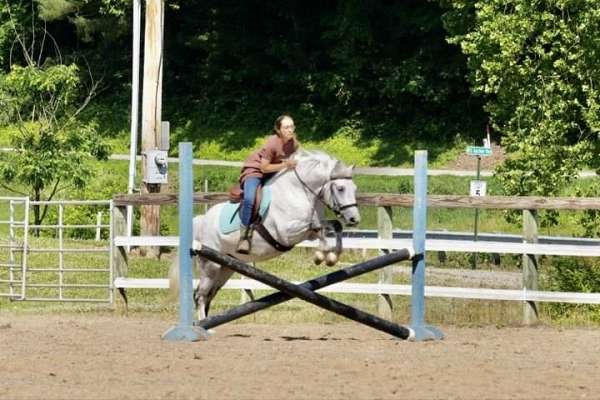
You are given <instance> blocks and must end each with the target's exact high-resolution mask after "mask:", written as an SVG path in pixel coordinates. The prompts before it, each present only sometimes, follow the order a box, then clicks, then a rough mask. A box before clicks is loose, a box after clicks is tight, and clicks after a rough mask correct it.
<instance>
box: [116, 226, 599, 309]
mask: <svg viewBox="0 0 600 400" xmlns="http://www.w3.org/2000/svg"><path fill="white" fill-rule="evenodd" d="M328 240H331V241H332V243H331V244H333V239H329V238H328ZM342 243H343V247H344V248H345V249H389V250H394V249H401V248H405V247H407V246H410V245H411V244H412V241H411V240H410V239H387V240H386V239H377V238H343V239H342ZM114 244H115V246H123V247H125V246H169V247H177V246H178V245H179V238H178V237H177V236H132V237H127V236H116V237H115V238H114ZM317 245H318V241H316V240H315V241H304V242H302V243H300V244H299V245H298V246H299V247H309V248H310V247H317ZM426 249H427V251H449V252H480V253H500V254H536V255H556V256H577V257H600V246H590V245H568V244H538V243H506V242H491V241H486V242H480V241H466V240H436V239H427V242H426ZM194 284H195V285H196V284H197V282H195V283H194ZM114 285H115V287H116V288H131V289H168V288H169V281H168V280H167V279H139V278H125V277H117V278H116V279H115V281H114ZM224 288H225V289H246V290H271V289H270V288H269V287H268V286H266V285H263V284H262V283H260V282H257V281H254V280H251V279H230V280H229V281H228V282H227V283H226V284H225V286H224ZM321 291H322V292H324V293H359V294H388V295H405V296H406V295H408V296H410V294H411V286H410V285H397V284H381V283H340V284H335V285H332V286H329V287H326V288H323V289H321ZM425 296H427V297H445V298H461V299H479V300H507V301H537V302H560V303H577V304H600V293H576V292H548V291H538V290H527V289H520V290H519V289H487V288H459V287H443V286H425Z"/></svg>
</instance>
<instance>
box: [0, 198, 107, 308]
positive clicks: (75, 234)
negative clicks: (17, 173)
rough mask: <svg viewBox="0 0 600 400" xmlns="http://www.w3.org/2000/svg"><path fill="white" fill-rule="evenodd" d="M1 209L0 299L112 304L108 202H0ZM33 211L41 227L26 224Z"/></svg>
mask: <svg viewBox="0 0 600 400" xmlns="http://www.w3.org/2000/svg"><path fill="white" fill-rule="evenodd" d="M6 205H8V206H9V207H8V212H7V214H0V215H8V218H7V219H6V220H5V221H4V220H3V221H0V223H2V228H0V229H2V230H0V244H1V246H2V247H1V250H2V259H1V261H0V265H1V266H2V270H1V272H0V296H2V297H8V298H10V299H11V300H31V301H60V302H112V300H113V293H112V249H111V245H110V243H111V238H112V223H111V218H112V202H111V201H109V200H106V201H69V200H63V201H30V200H29V199H28V198H0V213H1V212H2V210H1V208H6ZM17 205H22V210H19V209H17V207H16V206H17ZM2 206H4V207H2ZM34 210H35V212H34ZM36 213H37V215H44V220H43V223H41V224H34V223H31V221H32V219H33V218H32V216H33V215H35V214H36Z"/></svg>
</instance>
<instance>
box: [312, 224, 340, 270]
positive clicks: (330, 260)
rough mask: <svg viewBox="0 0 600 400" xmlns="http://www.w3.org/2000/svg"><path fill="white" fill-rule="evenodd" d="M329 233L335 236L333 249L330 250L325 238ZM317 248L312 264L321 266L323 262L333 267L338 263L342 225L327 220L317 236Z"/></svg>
mask: <svg viewBox="0 0 600 400" xmlns="http://www.w3.org/2000/svg"><path fill="white" fill-rule="evenodd" d="M329 232H333V233H334V236H335V247H334V248H333V249H332V248H331V247H329V244H328V243H327V239H326V236H327V234H328V233H329ZM318 238H319V247H318V248H317V250H316V251H315V255H314V259H313V261H314V263H315V264H316V265H319V264H321V263H322V262H323V261H325V263H326V264H327V265H328V266H333V265H335V264H336V263H337V261H338V256H339V255H340V254H341V253H342V224H340V223H339V221H337V220H328V221H326V223H325V224H324V225H323V226H322V227H321V231H320V235H319V237H318Z"/></svg>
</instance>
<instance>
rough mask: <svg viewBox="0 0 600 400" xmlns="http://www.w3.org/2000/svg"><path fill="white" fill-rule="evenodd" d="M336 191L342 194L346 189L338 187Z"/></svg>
mask: <svg viewBox="0 0 600 400" xmlns="http://www.w3.org/2000/svg"><path fill="white" fill-rule="evenodd" d="M337 190H338V192H343V191H344V190H346V188H345V187H343V186H338V187H337Z"/></svg>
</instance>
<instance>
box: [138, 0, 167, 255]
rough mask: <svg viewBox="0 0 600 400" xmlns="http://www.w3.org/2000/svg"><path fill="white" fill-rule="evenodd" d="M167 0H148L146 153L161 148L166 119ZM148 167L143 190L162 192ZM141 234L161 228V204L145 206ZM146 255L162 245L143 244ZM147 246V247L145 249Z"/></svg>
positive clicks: (144, 104)
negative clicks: (163, 116)
mask: <svg viewBox="0 0 600 400" xmlns="http://www.w3.org/2000/svg"><path fill="white" fill-rule="evenodd" d="M163 30H164V3H163V0H146V26H145V33H144V82H143V92H142V153H143V154H144V153H145V154H147V153H148V152H149V151H152V150H156V149H158V148H159V146H160V143H161V120H162V70H163ZM147 174H148V171H147V165H146V163H145V162H142V176H143V177H144V182H143V183H142V190H141V191H142V193H159V192H160V186H161V185H160V183H148V182H146V179H145V178H146V177H147ZM140 226H141V234H142V235H144V236H156V235H158V234H159V228H160V206H142V207H141V221H140ZM140 250H141V251H140V253H141V254H142V255H148V256H154V257H156V256H158V247H147V248H140ZM144 250H145V251H144Z"/></svg>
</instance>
